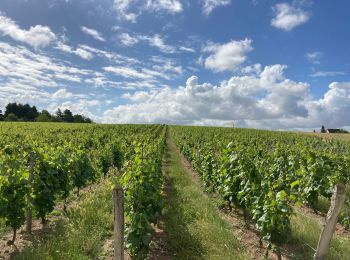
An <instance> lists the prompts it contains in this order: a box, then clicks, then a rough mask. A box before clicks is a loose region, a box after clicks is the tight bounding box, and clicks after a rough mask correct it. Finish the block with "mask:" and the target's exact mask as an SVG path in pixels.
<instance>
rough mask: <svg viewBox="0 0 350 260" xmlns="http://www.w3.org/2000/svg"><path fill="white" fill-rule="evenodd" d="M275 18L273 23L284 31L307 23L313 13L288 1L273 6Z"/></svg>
mask: <svg viewBox="0 0 350 260" xmlns="http://www.w3.org/2000/svg"><path fill="white" fill-rule="evenodd" d="M273 11H274V18H273V19H272V20H271V25H272V26H274V27H276V28H278V29H282V30H284V31H291V30H292V29H294V28H295V27H297V26H299V25H302V24H304V23H306V22H307V21H308V20H309V19H310V16H311V14H310V13H309V12H306V11H304V10H303V9H301V8H299V7H296V6H293V5H292V4H288V3H280V4H276V5H274V6H273Z"/></svg>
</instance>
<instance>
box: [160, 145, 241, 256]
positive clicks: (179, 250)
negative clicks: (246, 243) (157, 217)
mask: <svg viewBox="0 0 350 260" xmlns="http://www.w3.org/2000/svg"><path fill="white" fill-rule="evenodd" d="M169 144H170V145H169ZM164 170H165V173H166V181H167V192H166V197H167V198H166V206H165V210H164V222H165V223H164V225H165V233H166V235H167V240H168V242H169V243H168V250H169V251H170V253H171V254H172V255H173V259H247V257H245V256H244V252H243V251H242V249H241V248H240V245H239V242H238V240H237V239H236V237H235V235H234V234H233V233H232V231H231V227H230V225H229V224H228V223H227V222H226V221H224V220H223V219H222V218H221V217H220V214H219V212H218V210H217V208H216V207H215V206H214V205H213V203H212V201H211V200H210V199H209V198H208V196H206V195H205V194H204V193H203V191H202V190H201V188H200V187H198V185H196V184H195V183H194V181H193V179H192V178H191V176H190V175H189V174H188V173H187V172H186V170H185V169H184V167H183V165H182V163H181V158H180V155H179V153H178V151H177V150H176V148H175V146H174V145H172V144H171V143H169V139H168V149H167V150H166V163H165V169H164Z"/></svg>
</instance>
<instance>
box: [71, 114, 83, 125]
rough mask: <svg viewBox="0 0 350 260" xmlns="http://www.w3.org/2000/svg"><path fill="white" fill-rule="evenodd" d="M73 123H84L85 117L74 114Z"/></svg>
mask: <svg viewBox="0 0 350 260" xmlns="http://www.w3.org/2000/svg"><path fill="white" fill-rule="evenodd" d="M73 118H74V123H85V118H84V116H82V115H79V114H76V115H74V116H73Z"/></svg>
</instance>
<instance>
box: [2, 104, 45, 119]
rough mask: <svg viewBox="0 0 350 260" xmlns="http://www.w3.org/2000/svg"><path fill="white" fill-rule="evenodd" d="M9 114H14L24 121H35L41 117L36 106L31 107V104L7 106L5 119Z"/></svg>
mask: <svg viewBox="0 0 350 260" xmlns="http://www.w3.org/2000/svg"><path fill="white" fill-rule="evenodd" d="M9 114H14V115H15V116H16V117H17V119H20V120H23V121H35V118H36V117H37V116H38V115H39V113H38V110H37V109H36V107H35V106H33V107H31V106H30V105H29V104H25V105H23V104H17V103H9V104H7V106H6V110H5V117H8V115H9Z"/></svg>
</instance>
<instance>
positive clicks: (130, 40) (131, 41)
mask: <svg viewBox="0 0 350 260" xmlns="http://www.w3.org/2000/svg"><path fill="white" fill-rule="evenodd" d="M119 40H120V42H121V43H122V44H123V45H124V46H133V45H135V44H136V43H138V42H139V38H138V37H134V36H131V35H130V34H128V33H122V34H120V35H119Z"/></svg>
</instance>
